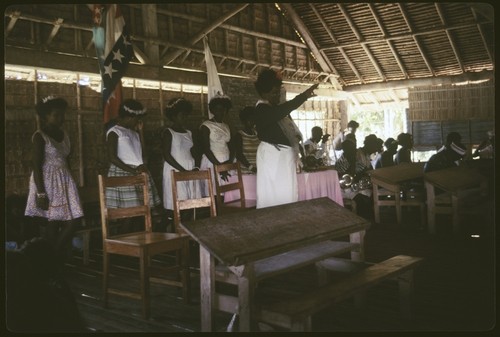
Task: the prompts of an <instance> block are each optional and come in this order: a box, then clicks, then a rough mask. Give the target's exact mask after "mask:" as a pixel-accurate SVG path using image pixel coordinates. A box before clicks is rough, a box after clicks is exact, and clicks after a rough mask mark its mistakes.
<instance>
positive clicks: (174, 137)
mask: <svg viewBox="0 0 500 337" xmlns="http://www.w3.org/2000/svg"><path fill="white" fill-rule="evenodd" d="M192 110H193V105H192V104H191V102H189V101H187V100H186V99H184V98H174V99H172V100H170V101H169V102H168V105H167V107H166V108H165V116H166V117H167V118H168V119H169V120H170V121H172V122H173V125H172V126H171V127H169V128H166V129H165V130H164V131H163V134H162V152H163V159H164V160H165V162H164V163H163V207H164V208H165V209H167V210H172V209H173V203H172V175H171V171H172V170H175V171H181V172H182V171H195V170H199V166H200V163H199V159H198V158H199V156H197V155H196V154H195V153H194V147H193V137H192V134H191V131H190V130H187V129H186V127H185V122H186V116H187V115H188V114H189V113H191V111H192ZM195 158H196V160H195ZM200 192H201V190H200V186H199V183H198V181H186V182H179V183H178V186H177V193H178V197H179V199H193V198H199V197H201V193H200Z"/></svg>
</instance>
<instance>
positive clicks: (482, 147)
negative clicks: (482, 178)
mask: <svg viewBox="0 0 500 337" xmlns="http://www.w3.org/2000/svg"><path fill="white" fill-rule="evenodd" d="M487 135H488V138H487V139H485V140H483V141H482V142H481V144H479V146H478V147H477V149H476V151H474V153H473V154H472V157H473V158H477V157H479V158H480V159H492V158H494V157H495V130H490V131H488V132H487Z"/></svg>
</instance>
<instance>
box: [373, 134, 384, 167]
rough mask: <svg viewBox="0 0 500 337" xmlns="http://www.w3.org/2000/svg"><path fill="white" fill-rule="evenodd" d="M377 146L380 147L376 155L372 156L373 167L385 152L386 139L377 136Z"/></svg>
mask: <svg viewBox="0 0 500 337" xmlns="http://www.w3.org/2000/svg"><path fill="white" fill-rule="evenodd" d="M377 146H378V149H377V151H376V152H375V157H373V156H372V158H373V159H372V160H371V162H372V167H373V168H375V163H376V162H377V161H378V160H379V158H380V157H381V156H382V153H384V141H383V140H382V139H381V138H377Z"/></svg>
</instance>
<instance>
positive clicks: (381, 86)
mask: <svg viewBox="0 0 500 337" xmlns="http://www.w3.org/2000/svg"><path fill="white" fill-rule="evenodd" d="M493 79H495V72H494V71H490V70H484V71H481V72H475V73H464V74H460V75H455V76H440V77H426V78H417V79H411V80H395V81H389V82H384V83H373V84H363V85H351V86H348V87H344V91H346V92H353V93H354V92H365V91H377V90H389V89H406V88H412V87H423V86H430V85H445V84H456V83H463V82H468V81H469V82H474V81H483V80H493Z"/></svg>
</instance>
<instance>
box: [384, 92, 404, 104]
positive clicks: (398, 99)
mask: <svg viewBox="0 0 500 337" xmlns="http://www.w3.org/2000/svg"><path fill="white" fill-rule="evenodd" d="M387 92H388V93H389V95H390V96H391V97H392V99H393V100H394V101H395V102H396V103H401V99H400V98H399V97H398V95H397V94H396V92H395V91H394V89H389V90H388V91H387Z"/></svg>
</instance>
